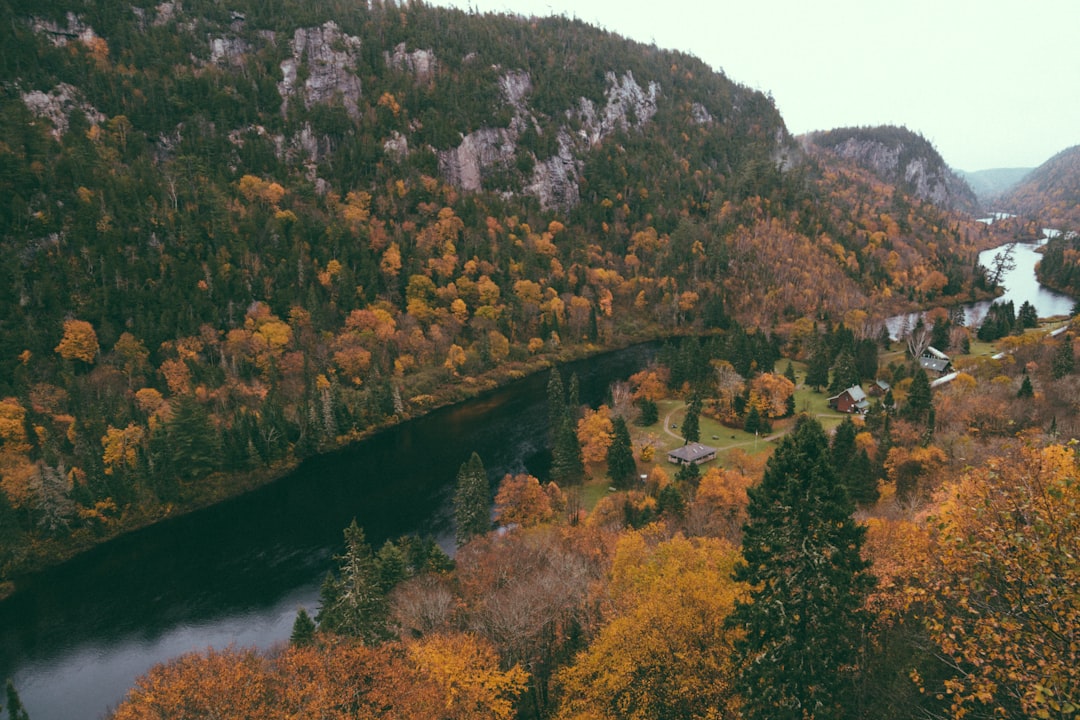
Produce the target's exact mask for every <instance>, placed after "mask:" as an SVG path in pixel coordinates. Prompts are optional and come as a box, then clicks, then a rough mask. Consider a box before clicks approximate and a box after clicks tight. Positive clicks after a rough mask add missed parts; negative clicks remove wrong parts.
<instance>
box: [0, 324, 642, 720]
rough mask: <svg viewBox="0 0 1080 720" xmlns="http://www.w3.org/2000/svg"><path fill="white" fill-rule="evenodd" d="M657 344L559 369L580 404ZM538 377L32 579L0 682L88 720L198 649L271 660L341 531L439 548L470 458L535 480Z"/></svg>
mask: <svg viewBox="0 0 1080 720" xmlns="http://www.w3.org/2000/svg"><path fill="white" fill-rule="evenodd" d="M657 347H658V346H657V345H656V344H649V345H639V346H635V347H632V348H628V349H625V350H620V351H617V352H613V353H608V354H605V355H601V356H598V357H596V358H592V359H589V360H583V361H578V362H575V363H571V364H569V365H566V366H564V367H563V368H562V372H563V375H564V378H567V379H568V378H569V375H570V373H577V375H578V377H579V379H580V397H581V400H582V402H586V403H590V404H593V405H595V404H597V403H599V402H600V401H601V400H602V399H603V398H604V396H605V394H606V392H607V388H608V386H609V385H610V383H611V382H612V381H614V380H619V379H624V378H626V377H627V376H629V375H630V374H632V373H634V372H636V371H637V370H639V369H641V368H642V367H644V366H645V365H646V364H648V362H649V361H650V360H651V359H652V358H653V357H655V354H656V350H657ZM547 379H548V373H546V372H545V373H539V374H537V375H533V376H530V377H528V378H525V379H523V380H521V381H518V382H515V383H513V384H511V385H508V386H507V387H504V388H501V389H499V390H496V391H493V392H491V393H488V394H486V395H484V396H482V397H480V398H477V399H474V400H471V401H468V402H466V403H463V404H460V405H456V406H453V407H448V408H443V409H441V410H438V411H436V412H434V413H432V414H430V415H427V416H425V417H422V418H419V419H417V420H413V421H411V422H408V423H404V424H402V425H399V426H397V427H394V428H391V429H389V430H387V431H384V432H381V433H379V434H378V435H376V436H374V437H372V438H370V439H368V440H365V441H363V442H361V443H357V444H356V445H353V446H351V447H349V448H346V449H344V450H340V451H338V452H335V453H332V454H328V455H322V456H319V457H315V458H311V459H310V460H308V461H306V462H304V463H303V464H302V465H301V466H300V467H299V468H298V469H297V470H296V471H295V472H293V473H291V474H290V475H288V476H286V477H284V478H282V479H280V480H278V481H276V482H274V483H272V484H269V485H267V486H265V487H262V488H260V489H258V490H255V491H253V492H250V493H248V494H245V495H243V496H241V497H237V498H234V499H232V500H229V501H227V502H224V503H221V504H219V505H216V506H213V507H210V508H206V509H204V510H200V511H198V512H194V513H191V514H189V515H185V516H182V517H178V518H174V519H172V520H169V521H166V522H163V523H160V524H158V525H154V526H152V527H148V528H145V529H143V530H140V531H137V532H133V533H130V534H128V535H125V536H123V537H121V538H118V539H116V540H114V541H111V542H109V543H106V544H104V545H102V546H100V547H98V548H95V549H94V550H92V551H90V552H88V553H85V554H83V555H80V556H79V557H77V558H75V559H74V560H72V561H70V562H68V563H66V564H64V565H61V566H59V567H55V568H52V569H50V570H48V571H46V572H43V573H41V574H39V575H37V576H34V577H32V578H30V579H28V580H26V581H23V582H21V583H20V585H19V590H18V592H17V593H16V594H15V595H14V596H12V597H11V598H9V599H8V600H6V601H4V602H0V682H3V680H4V679H5V678H7V677H11V678H12V679H13V680H14V682H15V686H16V688H17V689H18V692H19V695H20V697H21V699H22V701H23V704H24V705H25V706H26V709H27V711H28V713H29V715H30V718H31V719H32V720H94V719H95V718H99V717H101V716H102V715H103V714H105V712H106V711H107V710H108V709H109V708H111V707H114V706H115V705H116V704H118V703H119V702H120V701H121V700H122V699H123V697H124V694H125V693H126V691H127V689H128V688H129V687H131V685H132V684H133V682H134V680H135V678H136V677H137V676H139V675H140V674H142V673H144V672H145V671H146V670H148V669H149V668H150V667H151V666H152V665H154V664H156V663H159V662H163V661H165V660H168V659H169V658H172V657H175V656H177V655H179V654H181V653H185V652H188V651H192V650H203V649H205V648H207V647H215V648H219V649H220V648H224V647H227V646H229V645H231V644H235V645H237V646H257V647H260V648H268V647H272V646H273V645H275V644H277V643H282V642H284V641H286V640H287V639H288V637H289V633H290V631H291V629H292V623H293V620H294V618H295V616H296V611H297V609H298V608H300V607H306V608H307V609H308V611H309V612H312V613H313V612H314V611H315V610H316V609H317V606H318V594H319V586H320V584H321V582H322V580H323V578H324V577H325V575H326V572H327V571H328V570H329V569H330V568H331V567H332V556H333V555H334V553H336V552H340V550H341V549H342V542H343V541H342V530H343V529H344V527H345V526H346V525H347V524H348V523H349V521H350V520H351V519H352V518H354V517H355V518H356V519H357V522H358V523H359V524H360V525H361V526H362V527H363V528H364V530H365V532H366V534H367V538H368V541H369V542H370V543H371V544H372V545H373V546H375V547H376V548H377V547H378V545H381V544H382V542H383V541H384V540H386V539H387V538H393V537H397V536H400V535H404V534H409V533H417V534H421V535H433V536H434V537H436V538H437V539H438V540H439V542H440V544H441V545H443V547H444V548H446V549H449V547H450V546H452V545H453V528H452V526H451V520H450V507H449V499H450V496H451V494H452V489H453V485H454V479H455V476H456V474H457V470H458V467H459V466H460V465H461V463H463V462H464V461H465V460H467V459H468V455H469V454H470V453H471V452H473V451H474V450H475V451H476V452H478V453H480V456H481V457H482V458H483V460H484V463H485V466H486V467H487V470H488V474H489V477H491V478H492V479H493V480H494V479H496V478H500V477H502V475H503V474H505V473H507V472H521V471H524V470H529V471H531V472H533V473H534V474H541V475H542V474H543V473H545V472H546V469H547V464H548V462H549V457H550V456H549V453H548V450H547V448H546V440H545V437H546V429H547V409H546V400H547V393H546V388H547Z"/></svg>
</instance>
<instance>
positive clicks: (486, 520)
mask: <svg viewBox="0 0 1080 720" xmlns="http://www.w3.org/2000/svg"><path fill="white" fill-rule="evenodd" d="M454 521H455V522H456V524H457V544H458V547H460V546H462V545H464V544H465V543H467V542H469V541H470V540H472V539H473V538H474V537H476V536H477V535H484V534H486V533H487V531H488V530H490V529H491V489H490V487H489V485H488V479H487V470H485V469H484V463H483V461H482V460H481V459H480V456H479V455H477V454H476V453H473V454H472V455H471V456H470V457H469V459H468V461H466V462H464V463H462V464H461V467H460V468H459V469H458V474H457V489H456V490H455V492H454Z"/></svg>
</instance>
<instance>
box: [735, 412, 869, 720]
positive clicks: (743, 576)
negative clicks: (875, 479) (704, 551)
mask: <svg viewBox="0 0 1080 720" xmlns="http://www.w3.org/2000/svg"><path fill="white" fill-rule="evenodd" d="M749 495H750V504H749V507H748V513H749V521H748V522H747V524H746V526H745V529H744V534H743V541H742V554H743V558H744V561H743V562H742V563H740V564H739V565H738V566H737V567H736V569H735V579H736V580H739V581H743V582H747V583H749V584H750V586H751V587H752V588H754V589H752V590H751V592H750V601H749V602H739V603H737V605H736V608H735V611H734V612H733V613H732V616H731V620H730V622H731V623H732V625H733V626H734V627H737V628H739V629H741V630H743V631H744V632H745V636H744V637H743V638H742V639H740V640H738V641H737V642H736V645H735V652H734V661H735V667H738V668H740V672H739V673H738V674H737V676H736V678H737V679H736V683H737V685H738V686H739V689H740V690H741V693H742V696H743V699H744V702H745V704H744V706H743V712H744V716H745V717H747V718H751V719H757V718H762V719H764V718H769V719H770V720H775V719H791V720H796V719H798V720H806V719H807V718H842V717H846V716H851V715H852V714H853V713H852V712H851V707H852V706H853V702H852V700H853V698H852V692H853V688H854V685H855V684H854V682H853V680H854V679H855V675H856V674H857V672H858V666H859V648H860V645H861V641H862V638H863V633H864V631H865V629H866V628H867V625H868V622H869V617H868V614H867V612H866V610H865V609H864V601H865V598H866V594H867V592H868V591H869V590H870V589H871V587H872V586H873V584H874V578H873V576H872V575H871V574H870V573H869V572H868V569H867V568H868V565H869V563H868V562H867V561H865V560H863V558H862V556H861V554H860V550H861V547H862V544H863V541H864V534H865V528H864V527H862V526H860V525H859V524H858V523H856V522H855V520H854V519H853V518H852V517H851V514H852V511H853V509H854V505H853V504H852V502H851V499H850V498H849V497H848V494H847V492H846V491H845V489H844V488H843V487H842V486H841V485H839V484H838V483H837V482H836V477H835V474H834V473H833V470H832V465H831V462H830V459H829V446H828V440H827V438H826V436H825V432H824V431H823V430H822V428H821V425H820V424H819V423H818V422H817V421H816V420H813V419H810V418H802V419H800V420H799V421H798V423H797V424H796V428H795V431H794V432H793V433H792V434H790V435H788V436H786V437H785V438H784V439H783V441H782V442H781V443H780V447H779V448H777V450H776V452H775V453H774V454H773V456H772V457H771V458H770V459H769V463H768V465H767V466H766V471H765V475H764V477H763V479H762V481H761V483H760V484H759V485H758V486H756V487H754V488H752V489H751V490H750V491H749Z"/></svg>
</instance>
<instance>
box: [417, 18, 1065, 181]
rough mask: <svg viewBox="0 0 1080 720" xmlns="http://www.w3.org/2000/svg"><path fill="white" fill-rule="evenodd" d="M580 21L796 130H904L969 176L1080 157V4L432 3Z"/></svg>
mask: <svg viewBox="0 0 1080 720" xmlns="http://www.w3.org/2000/svg"><path fill="white" fill-rule="evenodd" d="M429 2H431V3H433V4H438V5H456V6H458V7H461V8H464V9H468V8H469V7H471V8H473V9H475V10H476V11H478V12H489V11H490V12H510V13H515V14H519V15H525V16H532V15H536V16H545V15H568V16H570V17H577V18H580V19H581V20H583V21H585V22H588V23H589V24H592V25H597V26H600V27H603V28H606V29H607V30H610V31H612V32H616V33H618V34H620V35H624V36H627V37H631V38H633V39H635V40H638V41H641V42H645V43H655V44H656V45H658V46H660V47H663V48H675V49H679V50H683V51H685V52H688V53H691V54H693V55H696V56H697V57H699V58H701V59H702V60H704V61H705V62H706V63H708V64H709V65H711V66H712V67H713V68H716V69H718V70H723V71H724V73H725V74H726V75H727V76H728V77H729V78H731V79H732V80H734V81H735V82H738V83H741V84H743V85H747V86H749V87H752V88H756V89H758V90H761V91H763V92H771V93H772V95H773V98H774V99H775V100H776V105H777V107H778V108H779V109H780V112H781V114H782V115H783V116H784V121H785V122H786V123H787V126H788V129H789V130H790V131H791V132H792V133H794V134H799V133H803V132H807V131H810V130H826V129H830V128H835V127H847V126H858V125H882V124H891V125H904V126H906V127H908V128H909V129H911V130H914V131H916V132H920V133H922V134H923V136H925V137H926V138H927V139H928V140H930V141H931V142H932V143H933V144H934V145H935V146H936V147H937V149H938V151H939V152H940V153H941V154H942V156H943V157H944V158H945V161H946V162H947V163H948V164H949V165H951V166H952V167H954V168H957V169H960V170H984V169H988V168H1000V167H1035V166H1038V165H1041V164H1042V163H1043V162H1045V161H1046V160H1048V159H1049V158H1051V157H1052V156H1054V155H1056V154H1057V153H1058V152H1060V151H1061V150H1064V149H1066V148H1068V147H1072V146H1074V145H1078V144H1080V50H1078V49H1077V34H1078V32H1080V0H819V1H817V2H814V1H813V0H739V1H738V2H734V1H732V0H711V1H710V0H659V1H657V2H638V1H637V0H579V1H578V2H573V0H429Z"/></svg>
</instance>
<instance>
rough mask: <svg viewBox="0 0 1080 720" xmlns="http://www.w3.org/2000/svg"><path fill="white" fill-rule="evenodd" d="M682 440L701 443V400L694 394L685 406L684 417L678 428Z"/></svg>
mask: <svg viewBox="0 0 1080 720" xmlns="http://www.w3.org/2000/svg"><path fill="white" fill-rule="evenodd" d="M680 431H681V432H682V436H683V440H684V441H686V442H688V443H692V442H695V443H696V442H700V441H701V398H699V397H698V396H697V394H696V393H695V394H694V396H693V397H692V398H690V403H689V404H688V405H687V406H686V415H685V416H684V417H683V421H682V426H681V427H680Z"/></svg>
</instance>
